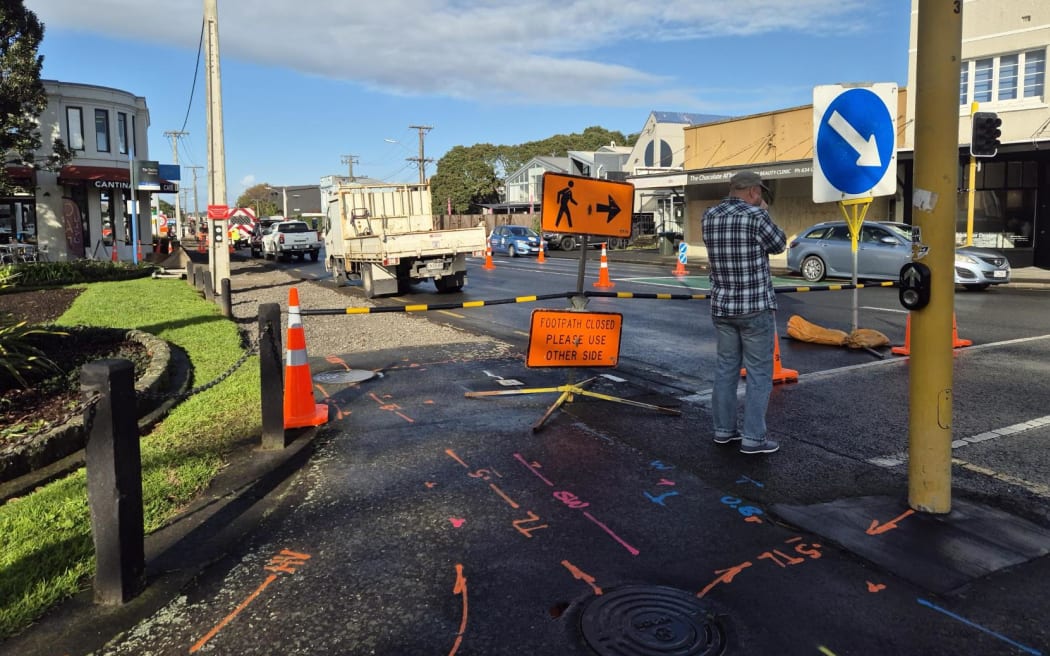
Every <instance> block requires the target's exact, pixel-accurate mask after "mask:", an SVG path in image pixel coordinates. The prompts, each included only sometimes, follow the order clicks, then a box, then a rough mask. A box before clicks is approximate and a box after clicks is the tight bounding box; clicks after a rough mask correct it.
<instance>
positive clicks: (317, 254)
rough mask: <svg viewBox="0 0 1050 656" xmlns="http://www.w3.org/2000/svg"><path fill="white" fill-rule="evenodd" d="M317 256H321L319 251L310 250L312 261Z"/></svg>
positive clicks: (315, 259) (314, 260)
mask: <svg viewBox="0 0 1050 656" xmlns="http://www.w3.org/2000/svg"><path fill="white" fill-rule="evenodd" d="M319 257H321V251H310V260H311V261H312V262H316V261H317V258H319Z"/></svg>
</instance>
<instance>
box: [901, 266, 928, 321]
mask: <svg viewBox="0 0 1050 656" xmlns="http://www.w3.org/2000/svg"><path fill="white" fill-rule="evenodd" d="M900 283H901V288H900V292H899V293H898V296H899V298H900V301H901V305H903V306H904V309H906V310H921V309H923V308H924V307H926V306H927V305H929V303H930V267H928V266H926V265H925V264H922V263H920V262H908V263H907V264H905V265H904V266H902V267H901V279H900Z"/></svg>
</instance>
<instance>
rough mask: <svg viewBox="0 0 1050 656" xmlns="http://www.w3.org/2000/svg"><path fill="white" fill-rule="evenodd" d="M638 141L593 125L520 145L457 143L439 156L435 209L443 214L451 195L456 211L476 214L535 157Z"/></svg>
mask: <svg viewBox="0 0 1050 656" xmlns="http://www.w3.org/2000/svg"><path fill="white" fill-rule="evenodd" d="M635 141H637V135H632V136H631V137H625V136H624V135H623V133H622V132H617V131H610V130H606V129H605V128H602V127H598V126H592V127H589V128H587V129H585V130H584V131H583V132H582V133H580V134H559V135H555V136H553V137H549V138H547V139H543V140H542V141H530V142H527V143H523V144H520V145H517V146H494V145H492V144H476V145H474V146H456V147H455V148H453V149H452V150H450V151H448V152H447V153H445V156H444V157H442V158H441V159H440V160H438V165H437V173H435V174H434V176H433V177H432V178H431V179H430V191H431V199H432V201H431V202H432V203H433V211H434V213H435V214H444V213H445V212H446V211H447V204H448V201H449V200H450V199H451V202H452V213H453V214H476V213H478V212H480V210H481V203H496V202H499V188H500V187H501V186H502V185H503V181H504V180H505V179H506V177H507V176H508V175H510V174H511V173H514V172H515V171H517V170H518V169H520V168H521V167H522V166H524V165H525V163H526V162H528V161H529V160H530V159H532V158H533V157H537V156H539V155H550V156H552V157H566V156H567V155H568V153H569V151H570V150H581V151H586V152H592V151H595V150H597V149H598V148H601V147H602V146H608V145H609V144H610V143H615V144H617V145H623V146H631V145H633V144H634V142H635ZM537 200H538V199H537Z"/></svg>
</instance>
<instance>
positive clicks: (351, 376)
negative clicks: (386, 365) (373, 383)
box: [314, 369, 376, 383]
mask: <svg viewBox="0 0 1050 656" xmlns="http://www.w3.org/2000/svg"><path fill="white" fill-rule="evenodd" d="M375 375H376V374H375V372H374V371H368V370H365V369H346V370H344V371H325V372H323V373H319V374H314V380H315V381H317V382H318V383H360V382H362V381H366V380H368V379H369V378H372V377H373V376H375Z"/></svg>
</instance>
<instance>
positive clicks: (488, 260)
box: [481, 244, 496, 269]
mask: <svg viewBox="0 0 1050 656" xmlns="http://www.w3.org/2000/svg"><path fill="white" fill-rule="evenodd" d="M481 268H482V269H495V268H496V265H495V264H493V263H492V245H491V244H489V245H487V246H485V266H483V267H481Z"/></svg>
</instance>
